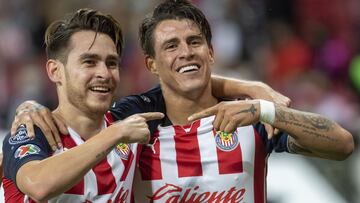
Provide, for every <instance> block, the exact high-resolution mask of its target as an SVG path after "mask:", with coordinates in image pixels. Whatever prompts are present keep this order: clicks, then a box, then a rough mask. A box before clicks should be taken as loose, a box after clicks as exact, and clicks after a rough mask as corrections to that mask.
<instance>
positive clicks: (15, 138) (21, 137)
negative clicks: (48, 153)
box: [3, 124, 45, 151]
mask: <svg viewBox="0 0 360 203" xmlns="http://www.w3.org/2000/svg"><path fill="white" fill-rule="evenodd" d="M34 131H35V136H34V137H30V136H29V134H28V131H27V129H26V125H24V124H21V125H20V126H19V127H18V128H17V129H16V132H15V134H14V135H11V133H10V132H8V134H7V135H6V137H5V138H4V140H3V151H5V150H6V148H13V147H16V146H20V145H26V144H33V142H39V141H40V142H43V141H44V136H45V135H44V133H43V132H42V131H41V130H40V128H39V127H37V126H34Z"/></svg>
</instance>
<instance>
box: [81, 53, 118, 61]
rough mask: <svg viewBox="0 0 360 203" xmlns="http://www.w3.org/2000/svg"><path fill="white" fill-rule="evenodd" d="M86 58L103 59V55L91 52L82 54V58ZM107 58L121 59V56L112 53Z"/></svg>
mask: <svg viewBox="0 0 360 203" xmlns="http://www.w3.org/2000/svg"><path fill="white" fill-rule="evenodd" d="M85 59H95V60H101V57H100V56H99V55H98V54H89V53H84V54H81V55H80V60H85ZM106 59H107V60H117V61H120V56H119V55H117V54H111V55H109V56H107V57H106Z"/></svg>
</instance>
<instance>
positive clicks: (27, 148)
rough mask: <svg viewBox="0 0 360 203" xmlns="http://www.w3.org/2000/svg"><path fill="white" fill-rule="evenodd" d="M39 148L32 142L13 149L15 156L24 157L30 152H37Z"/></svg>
mask: <svg viewBox="0 0 360 203" xmlns="http://www.w3.org/2000/svg"><path fill="white" fill-rule="evenodd" d="M40 151H41V150H40V148H39V147H38V146H36V145H33V144H27V145H22V146H20V147H19V148H17V150H16V151H15V158H20V159H22V158H24V157H26V156H27V155H30V154H39V152H40Z"/></svg>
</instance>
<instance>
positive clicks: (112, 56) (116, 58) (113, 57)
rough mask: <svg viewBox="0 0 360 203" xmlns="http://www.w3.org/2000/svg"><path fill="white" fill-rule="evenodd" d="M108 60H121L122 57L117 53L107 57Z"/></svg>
mask: <svg viewBox="0 0 360 203" xmlns="http://www.w3.org/2000/svg"><path fill="white" fill-rule="evenodd" d="M106 60H114V61H120V60H121V57H120V56H119V55H117V54H111V55H109V56H107V57H106Z"/></svg>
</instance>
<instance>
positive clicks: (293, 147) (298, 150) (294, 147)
mask: <svg viewBox="0 0 360 203" xmlns="http://www.w3.org/2000/svg"><path fill="white" fill-rule="evenodd" d="M288 149H289V151H290V152H291V153H294V154H312V151H310V150H309V149H306V148H304V147H302V146H300V145H299V144H298V143H297V142H296V140H295V139H294V138H293V137H291V136H289V137H288Z"/></svg>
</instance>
